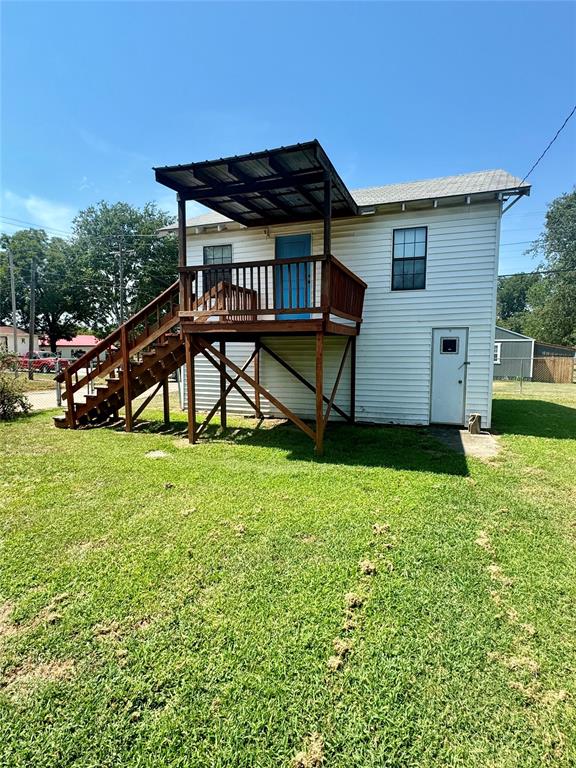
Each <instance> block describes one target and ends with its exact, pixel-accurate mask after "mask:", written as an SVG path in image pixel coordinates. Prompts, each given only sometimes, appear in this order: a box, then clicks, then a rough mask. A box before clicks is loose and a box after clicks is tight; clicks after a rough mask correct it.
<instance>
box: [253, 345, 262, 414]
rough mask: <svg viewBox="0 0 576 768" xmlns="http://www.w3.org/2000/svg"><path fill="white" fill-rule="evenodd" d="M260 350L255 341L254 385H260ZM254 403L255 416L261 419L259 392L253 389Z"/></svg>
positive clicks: (260, 347) (260, 346)
mask: <svg viewBox="0 0 576 768" xmlns="http://www.w3.org/2000/svg"><path fill="white" fill-rule="evenodd" d="M261 349H262V345H261V343H260V339H258V340H257V341H256V357H255V358H254V381H255V382H256V384H258V385H259V384H260V352H261ZM254 402H255V403H256V409H257V414H256V415H257V416H258V418H260V419H261V418H262V411H261V409H260V391H259V390H258V389H257V388H256V387H255V388H254Z"/></svg>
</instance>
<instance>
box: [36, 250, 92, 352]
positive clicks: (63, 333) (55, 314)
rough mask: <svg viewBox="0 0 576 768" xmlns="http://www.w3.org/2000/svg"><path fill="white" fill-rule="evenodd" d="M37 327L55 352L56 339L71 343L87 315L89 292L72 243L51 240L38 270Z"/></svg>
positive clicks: (80, 258)
mask: <svg viewBox="0 0 576 768" xmlns="http://www.w3.org/2000/svg"><path fill="white" fill-rule="evenodd" d="M36 284H37V286H38V288H37V297H36V311H37V317H38V321H37V327H38V332H39V334H41V335H43V336H45V337H46V338H47V339H48V340H49V342H50V349H51V350H52V352H56V342H57V341H58V339H72V338H73V337H74V336H75V335H76V333H77V330H78V326H79V325H80V324H81V323H83V322H84V321H85V320H86V319H87V318H88V317H89V315H90V311H91V308H92V290H91V288H90V285H89V283H88V282H87V268H86V263H85V259H84V257H83V255H82V253H81V252H80V251H79V250H78V248H77V247H76V246H75V245H74V244H73V243H68V242H66V241H65V240H62V239H61V238H59V237H53V238H52V239H51V240H50V242H49V243H48V246H47V248H46V251H45V255H44V258H43V260H42V262H41V263H40V265H39V266H38V276H37V280H36Z"/></svg>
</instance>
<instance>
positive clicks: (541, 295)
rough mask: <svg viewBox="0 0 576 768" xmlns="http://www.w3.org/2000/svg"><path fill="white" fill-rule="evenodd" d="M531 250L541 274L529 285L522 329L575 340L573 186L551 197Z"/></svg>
mask: <svg viewBox="0 0 576 768" xmlns="http://www.w3.org/2000/svg"><path fill="white" fill-rule="evenodd" d="M531 252H532V254H533V255H535V256H540V257H543V260H542V262H541V264H540V267H539V269H541V270H542V271H546V272H547V274H545V275H544V276H543V278H542V279H541V280H540V281H538V282H537V283H535V284H534V285H533V286H531V287H530V289H529V290H528V293H527V302H528V304H529V305H530V306H531V308H532V312H531V313H530V315H529V316H528V317H527V318H526V322H525V332H526V333H528V334H529V335H530V336H534V337H535V338H537V339H538V340H539V341H545V342H548V343H550V344H571V345H573V344H576V189H574V190H573V191H572V192H570V193H567V194H564V195H561V196H560V197H557V198H556V199H555V200H553V201H552V203H551V204H550V206H549V207H548V211H547V213H546V229H545V231H544V232H543V233H542V235H540V237H539V238H538V240H536V242H535V243H534V245H533V247H532V249H531Z"/></svg>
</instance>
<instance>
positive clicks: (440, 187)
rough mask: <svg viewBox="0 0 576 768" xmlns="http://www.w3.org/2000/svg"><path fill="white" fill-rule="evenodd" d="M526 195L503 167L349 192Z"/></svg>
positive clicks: (369, 199) (381, 200)
mask: <svg viewBox="0 0 576 768" xmlns="http://www.w3.org/2000/svg"><path fill="white" fill-rule="evenodd" d="M520 190H521V194H528V193H529V191H530V185H529V184H522V180H521V179H520V178H518V177H517V176H512V174H510V173H508V172H507V171H503V170H500V169H498V170H491V171H476V172H474V173H463V174H459V175H457V176H440V177H439V178H435V179H423V180H420V181H408V182H402V183H400V184H385V185H384V186H380V187H363V188H361V189H352V190H350V194H351V196H352V198H353V200H354V202H355V203H356V205H358V206H359V207H360V208H362V207H365V206H375V205H399V204H401V203H410V202H416V201H420V200H422V201H423V200H437V199H442V198H450V197H463V196H464V197H465V196H467V195H485V194H487V193H498V192H508V191H509V192H516V191H520ZM232 221H233V220H232V219H230V218H228V217H227V216H223V215H222V214H221V213H216V212H215V211H210V212H208V213H202V214H200V215H199V216H193V217H192V218H189V219H187V221H186V226H188V227H204V226H213V225H216V224H225V223H230V222H232ZM175 229H177V226H176V225H173V226H170V227H164V229H163V230H161V231H164V232H169V231H172V230H175Z"/></svg>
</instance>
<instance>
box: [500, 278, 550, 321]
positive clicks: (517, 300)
mask: <svg viewBox="0 0 576 768" xmlns="http://www.w3.org/2000/svg"><path fill="white" fill-rule="evenodd" d="M539 280H540V275H531V274H521V275H511V276H510V277H500V278H498V305H497V321H496V322H497V323H498V325H500V326H502V327H503V328H509V329H510V330H511V331H517V332H518V333H523V329H524V325H525V323H526V319H527V317H528V316H529V314H530V311H531V308H530V304H529V301H528V293H529V291H530V290H531V289H532V287H533V286H535V285H536V284H537V283H538V282H539Z"/></svg>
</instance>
